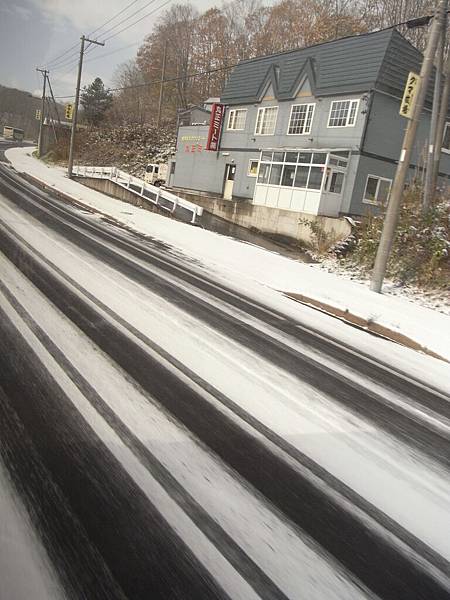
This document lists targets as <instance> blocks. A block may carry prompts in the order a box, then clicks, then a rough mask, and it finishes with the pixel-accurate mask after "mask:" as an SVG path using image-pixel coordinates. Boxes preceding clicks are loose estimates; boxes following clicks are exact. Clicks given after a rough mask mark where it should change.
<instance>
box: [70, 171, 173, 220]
mask: <svg viewBox="0 0 450 600" xmlns="http://www.w3.org/2000/svg"><path fill="white" fill-rule="evenodd" d="M76 179H77V181H79V182H80V183H82V184H83V185H85V186H87V187H89V188H92V189H93V190H97V191H98V192H102V194H106V195H107V196H111V197H112V198H117V199H118V200H123V201H124V202H128V204H133V205H134V206H139V207H140V208H145V209H146V210H150V211H151V212H158V213H161V214H164V215H166V217H168V216H170V215H169V213H168V212H167V211H166V210H162V209H160V208H158V207H157V206H155V205H154V204H153V203H152V202H149V201H148V200H146V199H145V198H142V197H141V196H137V195H136V194H133V192H130V191H129V190H127V189H125V188H123V187H122V186H120V185H117V184H116V183H114V182H113V181H111V180H110V179H97V178H93V177H78V178H76Z"/></svg>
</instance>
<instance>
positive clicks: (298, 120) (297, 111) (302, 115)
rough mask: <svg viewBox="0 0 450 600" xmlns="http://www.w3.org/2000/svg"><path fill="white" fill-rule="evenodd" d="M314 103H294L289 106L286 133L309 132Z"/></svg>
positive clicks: (302, 133) (303, 133)
mask: <svg viewBox="0 0 450 600" xmlns="http://www.w3.org/2000/svg"><path fill="white" fill-rule="evenodd" d="M314 107H315V104H294V105H293V106H292V108H291V118H290V119H289V127H288V135H305V134H307V133H311V124H312V120H313V115H314Z"/></svg>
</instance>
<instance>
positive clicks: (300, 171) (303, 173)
mask: <svg viewBox="0 0 450 600" xmlns="http://www.w3.org/2000/svg"><path fill="white" fill-rule="evenodd" d="M308 173H309V167H297V173H296V174H295V181H294V187H298V188H305V187H306V182H307V181H308Z"/></svg>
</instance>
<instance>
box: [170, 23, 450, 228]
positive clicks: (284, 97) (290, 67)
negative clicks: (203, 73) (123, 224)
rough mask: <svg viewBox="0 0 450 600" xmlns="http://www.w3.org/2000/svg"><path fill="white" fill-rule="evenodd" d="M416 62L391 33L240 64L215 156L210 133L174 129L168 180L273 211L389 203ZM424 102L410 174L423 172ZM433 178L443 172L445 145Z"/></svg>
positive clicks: (447, 170)
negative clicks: (174, 145)
mask: <svg viewBox="0 0 450 600" xmlns="http://www.w3.org/2000/svg"><path fill="white" fill-rule="evenodd" d="M421 62H422V55H421V53H420V52H419V51H418V50H417V49H416V48H414V47H413V46H412V45H411V44H410V43H409V42H408V41H407V40H406V39H405V38H404V37H403V36H401V34H400V33H398V32H397V31H396V30H395V29H391V30H384V31H379V32H375V33H369V34H364V35H358V36H353V37H348V38H344V39H339V40H335V41H332V42H326V43H323V44H319V45H316V46H313V47H309V48H304V49H300V50H293V51H291V52H284V53H281V54H275V55H271V56H266V57H263V58H256V59H252V60H247V61H243V62H241V63H239V65H238V66H236V67H235V68H234V69H233V71H232V73H231V75H230V78H229V79H228V82H227V84H226V87H225V89H224V91H223V94H222V96H221V102H222V103H223V104H224V105H226V112H225V119H224V122H223V127H222V134H221V139H220V146H219V150H218V151H217V152H211V151H208V150H206V149H205V146H206V138H207V134H208V127H205V126H203V127H202V126H199V127H195V126H190V127H180V128H179V131H178V143H177V154H176V159H175V166H174V167H173V169H172V175H171V180H170V184H171V185H172V186H174V187H177V188H179V189H184V190H192V191H194V190H195V191H197V192H201V193H204V194H210V195H211V196H216V197H222V198H224V199H225V200H239V199H245V200H246V201H247V202H248V203H251V204H252V205H255V206H265V207H268V208H269V207H270V208H273V209H277V210H286V211H295V212H299V213H307V214H312V215H325V216H330V217H337V216H340V215H346V214H350V215H361V214H364V213H365V212H366V211H367V209H368V208H373V207H374V206H377V205H380V204H382V203H386V202H387V200H388V197H389V191H390V188H391V184H392V179H393V176H394V173H395V170H396V165H397V161H398V158H399V155H400V150H401V143H402V140H403V135H404V131H405V127H406V125H407V120H406V119H405V118H404V117H402V116H400V114H399V109H400V102H401V98H402V96H403V89H404V86H405V82H406V79H407V76H408V73H409V71H415V72H417V73H418V72H419V71H420V65H421ZM430 89H431V86H430ZM430 101H431V94H429V95H428V99H427V103H426V106H425V108H424V110H423V113H422V117H421V121H420V126H419V131H418V136H417V142H416V147H415V150H414V154H413V158H412V163H411V170H410V173H411V177H412V176H414V175H418V174H419V175H420V173H421V169H422V167H423V162H424V158H423V157H424V150H425V146H426V144H427V143H428V142H427V141H428V135H429V127H430ZM448 137H449V136H448V135H445V138H444V142H445V143H446V144H447V141H448ZM440 175H441V177H444V178H447V177H448V176H449V175H450V155H449V154H448V145H447V148H445V149H444V152H443V156H442V160H441V165H440Z"/></svg>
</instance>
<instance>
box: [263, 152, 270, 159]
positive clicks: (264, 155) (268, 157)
mask: <svg viewBox="0 0 450 600" xmlns="http://www.w3.org/2000/svg"><path fill="white" fill-rule="evenodd" d="M261 159H262V160H272V152H263V153H262V156H261Z"/></svg>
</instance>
